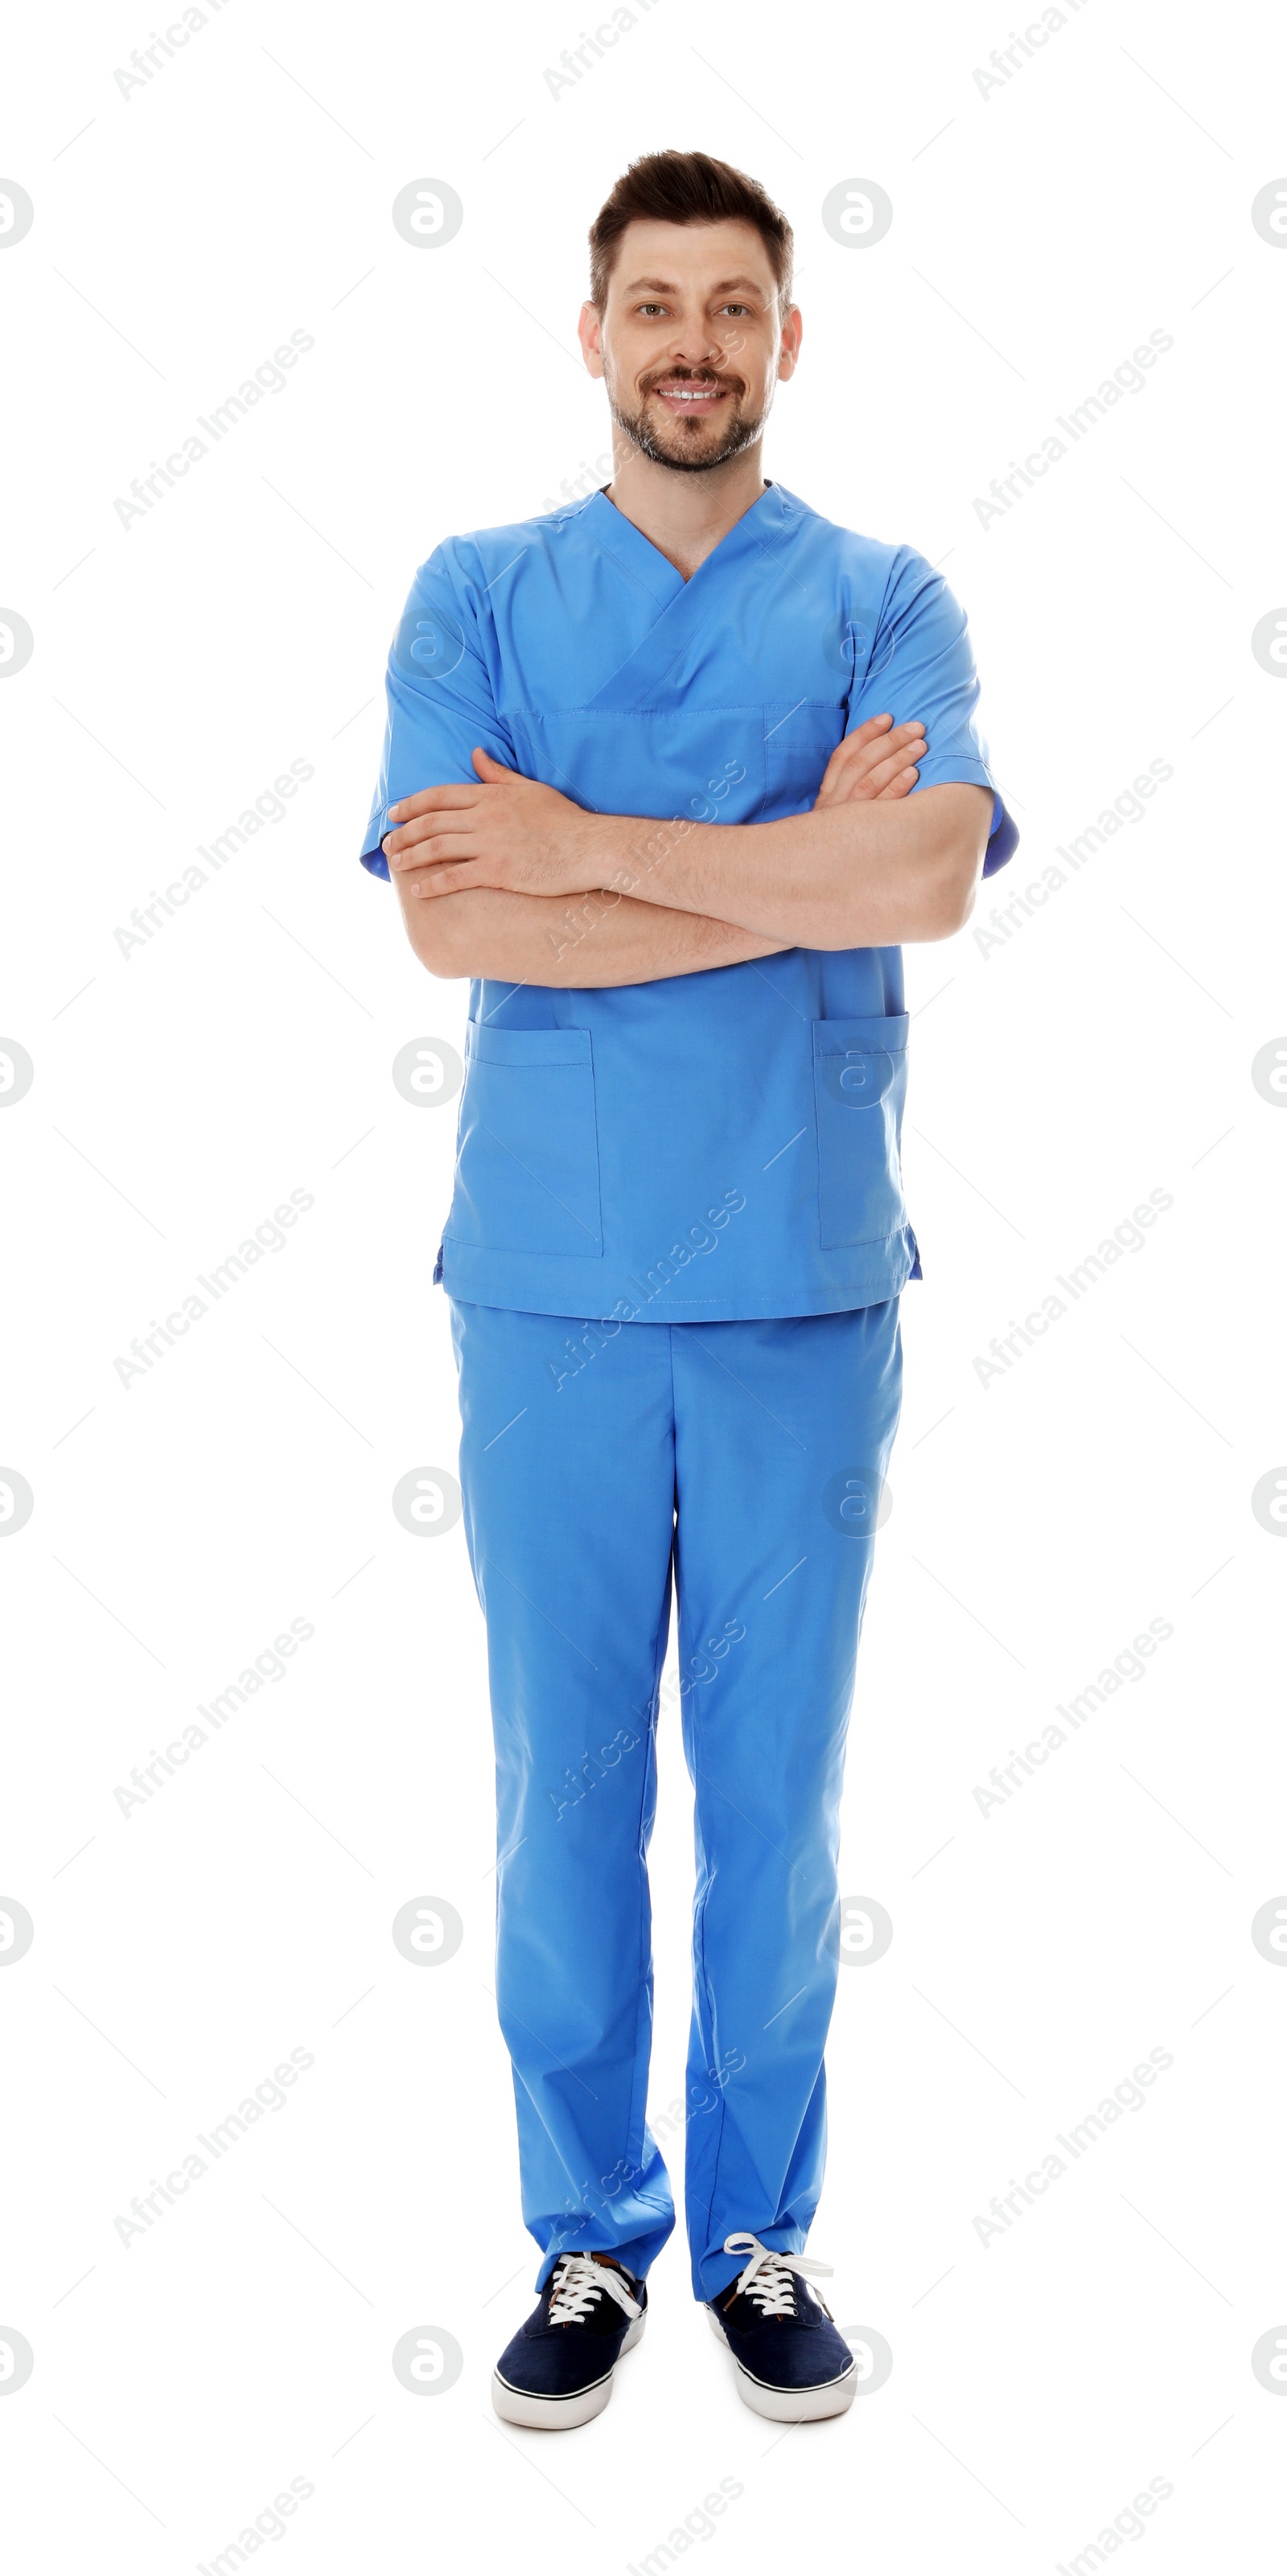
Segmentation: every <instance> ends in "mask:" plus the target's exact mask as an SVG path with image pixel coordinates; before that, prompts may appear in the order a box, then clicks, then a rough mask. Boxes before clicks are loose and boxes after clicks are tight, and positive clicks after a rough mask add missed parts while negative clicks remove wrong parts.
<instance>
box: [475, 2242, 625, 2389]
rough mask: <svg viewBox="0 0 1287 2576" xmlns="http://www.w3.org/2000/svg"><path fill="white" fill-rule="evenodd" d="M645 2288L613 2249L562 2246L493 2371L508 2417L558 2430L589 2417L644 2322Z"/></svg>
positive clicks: (609, 2386) (495, 2384)
mask: <svg viewBox="0 0 1287 2576" xmlns="http://www.w3.org/2000/svg"><path fill="white" fill-rule="evenodd" d="M647 2305H648V2293H647V2290H646V2289H645V2288H644V2285H643V2282H642V2281H636V2280H635V2278H634V2275H633V2274H632V2273H630V2272H627V2270H626V2268H625V2265H624V2264H623V2263H618V2262H617V2261H616V2259H615V2257H614V2256H613V2255H611V2254H561V2255H560V2256H559V2259H558V2262H557V2263H556V2264H555V2266H554V2269H553V2271H552V2272H551V2274H550V2277H549V2279H548V2281H547V2282H546V2284H545V2287H544V2289H543V2290H542V2292H541V2296H540V2300H539V2302H538V2304H537V2306H536V2307H535V2308H533V2310H532V2313H531V2315H530V2317H529V2318H528V2320H527V2323H526V2325H522V2326H520V2327H519V2330H518V2333H517V2334H516V2335H515V2337H514V2340H513V2342H512V2343H508V2344H506V2346H505V2350H504V2351H503V2353H502V2354H501V2357H500V2360H499V2361H498V2362H497V2364H496V2368H495V2371H494V2372H493V2374H492V2404H493V2406H494V2407H495V2409H496V2412H497V2414H498V2415H503V2416H504V2419H505V2422H506V2423H507V2424H527V2425H530V2426H532V2427H533V2428H534V2429H535V2430H537V2431H539V2432H560V2431H563V2430H565V2429H566V2427H567V2426H569V2425H571V2424H588V2423H589V2421H590V2418H591V2416H592V2415H598V2414H599V2413H601V2411H602V2409H603V2408H604V2407H605V2406H606V2405H607V2402H608V2399H609V2398H610V2397H611V2395H612V2374H613V2371H614V2370H615V2368H616V2366H617V2363H618V2362H619V2361H620V2359H621V2356H622V2354H623V2352H633V2350H634V2347H635V2345H636V2344H637V2343H638V2341H639V2338H640V2336H641V2335H642V2333H643V2330H644V2312H645V2310H646V2308H647Z"/></svg>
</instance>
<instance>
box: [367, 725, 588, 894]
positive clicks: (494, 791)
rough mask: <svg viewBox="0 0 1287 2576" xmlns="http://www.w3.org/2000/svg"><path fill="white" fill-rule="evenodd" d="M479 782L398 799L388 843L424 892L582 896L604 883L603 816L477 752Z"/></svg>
mask: <svg viewBox="0 0 1287 2576" xmlns="http://www.w3.org/2000/svg"><path fill="white" fill-rule="evenodd" d="M474 767H475V769H476V770H477V772H478V777H479V782H480V783H479V785H478V786H477V787H473V786H466V785H464V784H457V785H454V786H450V787H425V788H422V790H421V791H420V793H419V795H417V796H404V797H403V798H402V801H401V803H400V804H397V805H391V806H390V808H389V820H390V822H391V823H393V824H395V825H396V829H395V830H393V831H391V832H386V834H385V836H384V839H383V841H382V842H381V845H380V846H381V848H382V849H383V851H384V854H385V857H386V858H387V860H388V862H389V866H390V869H391V870H392V871H395V872H396V874H397V875H398V877H399V878H404V879H406V880H407V890H408V892H409V893H411V894H417V895H438V894H461V893H464V892H466V891H468V890H470V889H472V888H475V887H478V886H498V887H501V888H503V889H504V890H505V891H506V892H507V893H510V894H544V895H565V894H582V893H585V892H586V891H587V889H588V888H590V887H592V886H594V885H597V884H598V883H599V882H600V879H599V877H598V876H596V874H595V869H594V862H593V857H592V844H593V842H594V839H595V836H596V833H597V831H598V830H599V829H600V817H599V816H598V815H595V814H587V813H585V812H584V810H583V808H582V807H581V806H580V805H574V804H573V802H572V800H571V798H570V797H569V796H561V795H560V794H559V791H558V789H557V787H543V786H542V785H541V784H540V782H539V780H537V779H534V778H524V777H522V776H521V775H520V773H519V772H518V771H517V770H514V769H506V768H505V767H504V765H503V763H502V762H501V761H499V760H493V759H492V756H491V754H490V752H487V751H482V750H477V751H475V753H474Z"/></svg>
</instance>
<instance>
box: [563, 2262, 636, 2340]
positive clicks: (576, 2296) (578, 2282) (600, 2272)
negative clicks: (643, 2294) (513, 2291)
mask: <svg viewBox="0 0 1287 2576" xmlns="http://www.w3.org/2000/svg"><path fill="white" fill-rule="evenodd" d="M601 2290H606V2291H607V2293H608V2296H609V2298H610V2299H615V2300H616V2303H617V2306H618V2307H619V2308H624V2309H625V2312H626V2315H627V2316H628V2317H639V2316H642V2315H643V2310H642V2308H641V2307H640V2305H639V2301H638V2300H637V2299H632V2298H631V2295H630V2292H629V2290H628V2289H627V2288H626V2285H625V2282H624V2281H623V2279H622V2277H621V2274H620V2273H619V2272H615V2271H614V2270H613V2268H612V2266H611V2264H610V2263H596V2262H595V2260H594V2258H593V2256H592V2255H590V2254H562V2255H560V2257H559V2260H558V2262H557V2263H556V2264H555V2267H554V2291H553V2295H552V2297H551V2299H550V2324H551V2325H552V2326H579V2325H583V2324H584V2323H585V2320H586V2318H587V2316H588V2315H589V2313H590V2309H591V2307H592V2306H593V2304H594V2301H595V2300H596V2299H597V2298H598V2296H599V2293H600V2291H601Z"/></svg>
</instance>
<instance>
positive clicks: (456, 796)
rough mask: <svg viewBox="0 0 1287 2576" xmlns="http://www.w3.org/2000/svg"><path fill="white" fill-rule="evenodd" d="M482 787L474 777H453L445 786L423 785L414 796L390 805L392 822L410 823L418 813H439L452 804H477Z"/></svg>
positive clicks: (390, 819)
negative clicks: (476, 783) (475, 782)
mask: <svg viewBox="0 0 1287 2576" xmlns="http://www.w3.org/2000/svg"><path fill="white" fill-rule="evenodd" d="M482 792H483V791H482V788H481V787H480V786H476V785H475V784H474V781H473V780H472V778H469V779H466V778H462V779H453V780H451V781H450V782H449V784H448V785H447V786H445V787H421V788H418V789H417V791H416V793H415V795H414V796H403V797H400V798H399V801H398V803H397V804H396V805H391V806H390V807H389V821H390V822H391V823H409V822H410V821H411V820H412V818H413V817H414V816H415V815H417V814H437V813H441V812H442V811H443V810H444V808H446V807H450V806H452V805H476V804H477V803H478V799H479V797H480V796H481V795H482Z"/></svg>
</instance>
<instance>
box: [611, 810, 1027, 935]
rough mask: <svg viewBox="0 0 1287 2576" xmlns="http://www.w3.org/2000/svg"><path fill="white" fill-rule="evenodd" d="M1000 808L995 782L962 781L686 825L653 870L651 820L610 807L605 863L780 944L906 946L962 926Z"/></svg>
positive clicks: (657, 892) (651, 893) (664, 903)
mask: <svg viewBox="0 0 1287 2576" xmlns="http://www.w3.org/2000/svg"><path fill="white" fill-rule="evenodd" d="M991 812H992V797H991V792H990V790H987V789H985V788H980V787H974V786H969V785H963V784H953V785H950V786H942V787H934V788H928V789H926V790H925V791H924V793H923V794H921V795H919V796H909V797H906V798H905V799H903V800H902V801H900V802H888V803H886V802H881V801H879V800H876V801H872V802H856V803H852V804H835V805H826V806H818V807H815V809H814V811H813V812H812V813H811V814H798V815H792V816H789V817H788V818H787V819H786V820H785V821H782V822H776V823H749V824H745V823H744V824H736V823H692V824H688V825H685V824H683V823H682V822H677V823H675V824H674V825H672V826H671V827H670V829H669V830H668V832H667V833H666V835H665V836H664V841H663V842H662V845H661V846H660V847H659V848H656V851H655V855H653V856H651V857H650V860H649V863H648V865H647V868H646V873H645V874H641V872H640V869H639V862H638V856H637V853H638V849H639V835H640V831H641V826H640V824H639V822H638V821H637V820H636V819H635V818H634V817H632V816H629V815H601V816H597V817H595V818H594V824H593V826H592V827H591V828H592V830H593V833H594V842H593V866H594V868H595V870H596V871H597V870H601V871H602V879H603V882H604V883H605V884H607V885H611V884H614V883H620V884H630V883H633V884H636V885H638V884H640V883H646V885H647V899H648V903H649V905H650V906H656V907H660V908H663V909H667V908H670V909H674V910H677V911H679V912H682V913H701V914H704V915H706V916H712V915H713V916H715V917H716V918H718V919H720V920H723V921H728V922H736V923H738V924H739V925H741V926H742V927H743V928H745V929H746V930H747V931H753V932H756V933H758V934H759V935H760V936H761V937H762V938H766V939H769V940H771V941H772V943H773V944H774V945H775V946H778V947H792V948H794V947H800V948H886V947H897V946H899V945H901V944H902V943H903V942H904V941H907V940H922V939H943V938H947V937H948V936H949V935H950V934H951V932H952V931H954V930H957V929H959V928H960V926H961V923H962V921H963V920H964V919H965V918H966V917H967V915H968V912H969V909H970V906H971V904H972V901H973V890H974V885H975V882H976V879H977V874H978V867H979V863H980V861H981V859H982V855H983V851H984V848H985V846H986V840H987V830H988V823H989V821H990V818H991Z"/></svg>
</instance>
